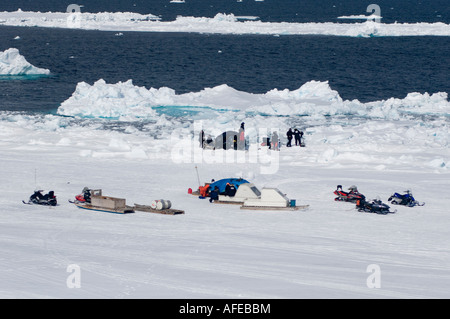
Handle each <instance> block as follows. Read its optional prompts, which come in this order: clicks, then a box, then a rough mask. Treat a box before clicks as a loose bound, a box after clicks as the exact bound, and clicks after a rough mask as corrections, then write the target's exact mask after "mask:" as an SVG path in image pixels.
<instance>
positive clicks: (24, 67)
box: [0, 48, 50, 75]
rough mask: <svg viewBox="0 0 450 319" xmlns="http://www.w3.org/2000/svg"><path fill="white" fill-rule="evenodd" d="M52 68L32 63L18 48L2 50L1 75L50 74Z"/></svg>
mask: <svg viewBox="0 0 450 319" xmlns="http://www.w3.org/2000/svg"><path fill="white" fill-rule="evenodd" d="M48 74H50V70H47V69H41V68H38V67H35V66H34V65H32V64H30V63H29V62H28V61H27V60H26V59H25V57H24V56H22V55H20V52H19V50H18V49H15V48H11V49H8V50H6V51H3V52H0V75H48Z"/></svg>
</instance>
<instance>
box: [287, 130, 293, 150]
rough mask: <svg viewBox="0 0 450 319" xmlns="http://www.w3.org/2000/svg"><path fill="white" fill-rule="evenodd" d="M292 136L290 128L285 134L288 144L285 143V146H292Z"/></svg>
mask: <svg viewBox="0 0 450 319" xmlns="http://www.w3.org/2000/svg"><path fill="white" fill-rule="evenodd" d="M293 135H294V134H293V133H292V129H291V128H290V129H289V130H288V131H287V133H286V136H287V139H288V142H287V144H286V146H287V147H291V146H292V144H291V143H292V136H293Z"/></svg>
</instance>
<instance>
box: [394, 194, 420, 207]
mask: <svg viewBox="0 0 450 319" xmlns="http://www.w3.org/2000/svg"><path fill="white" fill-rule="evenodd" d="M388 201H389V202H391V204H394V205H404V206H408V207H414V206H423V205H425V203H420V202H419V201H417V200H415V199H414V197H413V195H412V193H411V191H409V190H407V191H406V194H403V195H402V194H399V193H394V194H393V195H391V197H389V199H388Z"/></svg>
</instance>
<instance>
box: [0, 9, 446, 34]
mask: <svg viewBox="0 0 450 319" xmlns="http://www.w3.org/2000/svg"><path fill="white" fill-rule="evenodd" d="M358 17H360V16H358ZM364 17H365V16H364ZM369 17H370V19H377V18H378V16H374V15H372V16H369ZM341 18H344V17H341ZM345 18H348V17H345ZM365 19H367V21H365V22H361V23H335V22H325V23H315V22H310V23H293V22H263V21H259V20H256V19H242V17H240V16H235V15H234V14H224V13H218V14H216V15H215V16H214V17H211V18H209V17H188V16H179V17H177V18H176V20H174V21H160V18H159V17H158V16H155V15H153V14H147V15H142V14H138V13H132V12H114V13H111V12H102V13H88V12H76V13H68V12H47V13H41V12H25V11H21V10H18V11H15V12H0V25H8V26H28V27H31V26H33V27H48V28H78V29H85V30H101V31H116V32H119V31H121V32H123V31H142V32H194V33H219V34H263V35H332V36H348V37H373V36H450V25H449V24H445V23H442V22H436V23H425V22H418V23H391V24H385V23H379V22H375V21H370V19H369V18H367V17H365ZM341 20H342V19H341ZM352 20H353V21H355V20H356V19H352Z"/></svg>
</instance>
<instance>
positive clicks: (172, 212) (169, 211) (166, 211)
mask: <svg viewBox="0 0 450 319" xmlns="http://www.w3.org/2000/svg"><path fill="white" fill-rule="evenodd" d="M133 209H134V210H137V211H141V212H147V213H157V214H164V215H179V214H184V210H179V209H173V208H166V209H155V208H152V207H151V206H148V205H139V204H134V207H133Z"/></svg>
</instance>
